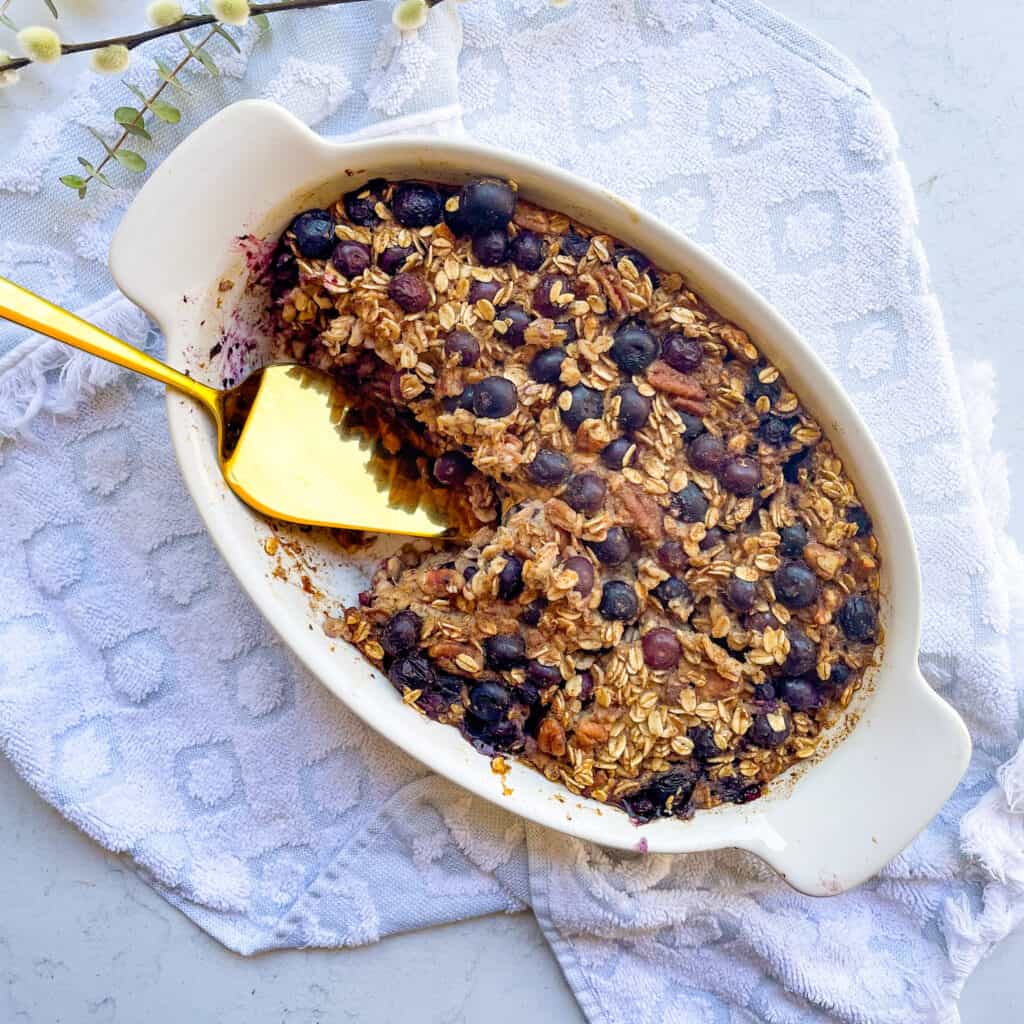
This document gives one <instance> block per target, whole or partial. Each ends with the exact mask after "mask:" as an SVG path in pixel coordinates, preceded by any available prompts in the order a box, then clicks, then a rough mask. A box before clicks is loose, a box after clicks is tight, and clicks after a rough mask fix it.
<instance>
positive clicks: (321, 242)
mask: <svg viewBox="0 0 1024 1024" xmlns="http://www.w3.org/2000/svg"><path fill="white" fill-rule="evenodd" d="M289 230H290V231H291V232H292V234H293V235H295V248H296V249H298V250H299V255H300V256H305V257H306V259H310V260H325V259H327V257H328V256H330V255H331V253H332V252H333V251H334V243H335V242H336V241H337V238H336V237H335V235H334V221H333V219H332V218H331V215H330V214H329V213H328V212H327V211H326V210H306V212H305V213H300V214H299V215H298V217H296V218H295V220H293V221H292V222H291V225H290V227H289Z"/></svg>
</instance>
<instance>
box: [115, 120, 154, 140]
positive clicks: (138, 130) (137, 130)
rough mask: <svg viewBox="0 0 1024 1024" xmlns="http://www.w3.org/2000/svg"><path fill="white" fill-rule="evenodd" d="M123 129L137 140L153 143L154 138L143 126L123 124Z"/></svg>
mask: <svg viewBox="0 0 1024 1024" xmlns="http://www.w3.org/2000/svg"><path fill="white" fill-rule="evenodd" d="M121 127H122V128H123V129H124V130H125V131H126V132H127V133H128V134H129V135H134V136H135V138H137V139H145V140H146V141H147V142H152V141H153V136H152V135H150V134H149V132H147V131H146V129H145V128H143V127H142V125H141V124H123V125H121Z"/></svg>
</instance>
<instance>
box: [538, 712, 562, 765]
mask: <svg viewBox="0 0 1024 1024" xmlns="http://www.w3.org/2000/svg"><path fill="white" fill-rule="evenodd" d="M537 746H538V747H539V748H540V751H541V753H542V754H550V756H551V757H561V756H562V755H563V754H564V753H565V730H564V729H563V728H562V727H561V726H560V725H559V724H558V723H557V722H556V721H555V720H554V719H553V718H545V719H544V721H543V722H541V723H540V728H539V729H538V730H537Z"/></svg>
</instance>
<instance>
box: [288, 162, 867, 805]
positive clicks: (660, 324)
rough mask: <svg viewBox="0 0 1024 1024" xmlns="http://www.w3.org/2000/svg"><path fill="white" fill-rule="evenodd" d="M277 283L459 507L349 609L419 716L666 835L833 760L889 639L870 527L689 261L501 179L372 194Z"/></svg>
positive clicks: (350, 387) (313, 216)
mask: <svg viewBox="0 0 1024 1024" xmlns="http://www.w3.org/2000/svg"><path fill="white" fill-rule="evenodd" d="M271 274H272V292H273V301H274V316H275V322H276V327H277V330H278V335H279V338H280V343H281V345H282V348H283V350H284V351H283V354H285V355H286V356H288V357H290V358H294V359H297V360H299V361H302V362H305V363H308V364H311V365H313V366H315V367H317V368H319V369H323V370H327V371H329V372H330V373H331V374H333V375H334V377H335V378H336V379H337V381H338V382H339V385H340V386H342V387H343V388H345V389H346V390H347V391H348V393H349V395H350V396H353V398H354V400H355V401H356V402H357V403H358V404H359V406H360V408H362V409H363V410H365V416H366V421H367V423H368V424H369V426H370V427H371V428H372V429H373V430H374V431H375V432H376V433H378V434H379V435H380V436H381V438H382V439H383V442H384V444H385V446H387V447H388V448H389V449H390V450H393V451H397V450H399V449H405V450H413V451H415V452H416V453H418V457H419V459H420V465H421V466H422V467H423V470H424V473H425V474H430V475H431V476H432V483H433V485H434V486H437V487H441V488H446V489H447V493H449V494H450V495H451V513H452V519H453V522H454V523H455V524H456V528H457V532H456V535H455V536H454V537H453V538H452V539H450V540H447V541H444V542H414V543H410V544H408V545H406V546H405V547H404V548H402V549H401V550H400V551H399V553H397V554H396V555H394V556H393V557H390V558H388V559H387V560H386V561H385V562H384V563H383V564H382V565H381V566H380V567H379V569H378V571H377V572H376V574H375V576H374V577H373V581H372V584H371V586H370V588H369V589H368V590H367V591H366V592H365V593H364V594H362V595H360V603H359V606H358V607H354V608H350V609H347V610H346V611H345V613H344V615H343V616H342V617H341V618H328V619H327V621H326V624H325V628H326V629H327V631H328V632H329V633H330V634H331V635H332V636H340V637H343V638H345V639H347V640H349V641H350V642H352V643H353V644H355V645H356V646H357V647H358V648H359V649H360V650H361V651H362V652H363V654H364V655H365V656H366V657H367V658H368V659H369V660H370V661H371V662H372V663H373V664H374V665H377V666H379V667H380V668H381V669H382V670H383V671H384V672H385V673H386V674H387V676H388V678H389V679H390V680H391V682H392V684H393V685H394V686H395V688H396V689H397V690H398V691H399V692H400V693H401V694H402V696H403V699H404V701H405V702H406V703H407V704H410V705H413V706H414V707H415V708H418V709H419V710H420V711H421V712H422V713H423V714H426V715H428V716H430V717H431V718H433V719H436V720H438V721H440V722H443V723H447V724H449V725H451V726H454V727H456V728H458V729H460V730H461V731H462V733H463V735H464V736H465V737H466V738H467V739H468V740H469V741H470V742H471V743H472V744H473V745H474V746H475V747H477V749H479V750H480V751H481V752H483V753H486V754H489V755H492V756H495V755H503V756H515V757H518V758H520V759H522V760H524V761H526V762H528V763H529V764H531V765H533V766H534V767H535V768H536V769H537V770H539V771H541V772H543V773H544V775H545V776H547V778H549V779H551V780H553V781H555V782H558V783H561V784H563V785H564V786H565V787H566V788H567V789H568V790H570V791H571V792H573V793H577V794H582V795H585V796H588V797H593V798H594V799H596V800H599V801H602V802H605V803H608V804H611V805H615V806H618V807H621V808H622V809H623V810H625V811H626V812H627V813H628V814H629V815H630V816H631V817H633V818H634V819H636V820H638V821H641V822H644V821H649V820H651V819H653V818H656V817H667V816H676V817H687V816H689V815H690V814H692V813H693V811H694V810H695V809H701V808H709V807H714V806H716V805H718V804H721V803H723V802H731V803H745V802H747V801H750V800H753V799H756V798H757V797H758V796H760V795H761V793H762V791H763V789H764V786H765V784H766V783H767V782H768V781H769V780H771V779H772V778H773V777H775V776H776V775H778V774H779V773H780V772H782V771H784V770H785V769H786V768H788V767H789V766H790V765H792V764H794V763H795V762H798V761H801V760H803V759H805V758H807V757H809V756H810V755H811V754H813V753H814V751H815V749H816V747H817V745H818V743H819V741H820V740H821V738H822V736H823V734H824V732H825V730H826V729H827V728H828V727H829V726H830V725H831V724H832V723H833V722H835V721H836V719H837V718H838V717H839V715H840V714H841V712H842V709H843V708H845V707H846V705H847V704H848V703H849V701H850V698H851V695H852V694H853V692H854V691H855V690H856V689H857V688H858V686H860V684H861V682H862V679H863V674H864V671H865V669H866V668H867V667H868V666H870V665H871V664H872V663H873V662H874V661H875V659H876V645H877V644H878V643H879V642H880V640H881V629H880V625H879V621H878V601H879V599H878V593H879V556H878V549H877V543H876V539H875V536H874V533H873V530H872V524H871V518H870V516H869V515H868V513H867V512H866V510H865V509H864V507H863V505H862V503H861V501H860V499H859V498H858V496H857V492H856V489H855V487H854V485H853V483H852V481H851V480H850V478H849V476H848V475H847V473H846V472H845V470H844V467H843V464H842V462H841V461H840V459H839V458H838V457H837V455H836V454H835V452H834V451H833V449H832V446H831V444H830V443H829V441H828V439H827V438H825V437H824V436H823V434H822V431H821V428H820V426H819V425H818V423H817V422H816V421H815V420H814V418H813V417H812V416H810V415H809V414H808V412H807V411H806V410H805V409H804V407H803V405H802V404H801V402H800V399H799V398H798V396H797V395H795V394H794V393H793V392H792V391H791V390H790V389H789V388H788V387H787V385H786V382H785V380H784V379H783V378H782V376H781V375H780V374H779V371H778V370H777V369H776V368H775V367H774V366H772V365H771V363H770V362H768V361H767V360H766V359H765V358H764V357H763V356H762V355H761V353H760V352H759V351H758V349H757V347H756V346H755V344H754V343H753V342H752V340H751V339H750V337H749V336H748V335H747V334H746V333H745V332H744V331H743V330H741V329H740V328H738V327H737V326H736V325H734V324H732V323H729V322H728V321H727V320H725V319H724V318H723V317H722V316H720V315H719V314H718V313H716V311H715V310H714V309H713V308H711V306H709V305H708V304H707V303H706V302H705V301H704V300H703V299H702V298H701V297H700V296H699V295H697V294H696V293H695V292H693V291H692V290H691V289H690V287H689V286H688V285H687V282H686V280H685V278H684V277H683V276H681V275H680V274H678V273H674V272H671V271H669V270H665V269H662V268H660V267H654V266H652V264H651V262H650V260H648V259H647V257H645V256H644V254H643V253H641V252H638V251H636V250H635V249H632V248H630V247H629V246H627V245H625V244H623V243H621V242H619V241H617V240H616V239H614V238H612V237H609V236H608V235H607V234H602V233H601V232H600V231H596V230H594V229H592V228H590V227H588V226H586V225H584V224H580V223H577V222H575V221H573V220H571V219H570V218H568V217H567V216H565V215H563V214H561V213H557V212H554V211H551V210H546V209H541V208H539V207H537V206H535V205H532V204H531V203H529V202H527V201H525V200H523V199H520V198H519V197H518V195H517V188H516V185H515V183H513V182H506V181H501V180H497V179H493V178H484V177H481V178H475V179H472V180H470V181H468V182H467V183H466V184H465V185H463V186H462V187H461V188H453V187H449V186H446V185H441V184H437V183H431V182H425V181H393V182H388V181H383V180H372V181H369V182H366V184H364V185H363V186H362V187H361V188H358V189H356V190H355V191H352V192H349V193H348V194H346V195H344V196H342V197H341V198H340V199H339V200H338V201H337V202H336V203H335V204H334V205H333V206H331V207H330V208H329V209H325V210H319V209H316V210H307V211H305V212H304V213H301V214H299V215H298V216H297V217H296V218H295V219H294V220H293V221H292V223H291V225H290V227H289V228H288V229H287V231H286V232H285V233H284V234H283V236H282V237H281V240H280V243H279V245H278V248H277V250H276V253H275V256H274V259H273V263H272V268H271Z"/></svg>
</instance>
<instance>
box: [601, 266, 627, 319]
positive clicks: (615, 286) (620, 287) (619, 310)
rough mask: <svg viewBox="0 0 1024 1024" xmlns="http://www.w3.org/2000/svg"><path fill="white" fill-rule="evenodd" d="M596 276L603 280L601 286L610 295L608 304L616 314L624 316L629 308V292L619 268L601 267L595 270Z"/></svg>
mask: <svg viewBox="0 0 1024 1024" xmlns="http://www.w3.org/2000/svg"><path fill="white" fill-rule="evenodd" d="M594 277H596V278H597V279H598V281H600V282H601V288H602V289H603V290H604V293H605V295H606V296H607V297H608V304H609V305H610V306H611V307H612V310H613V311H614V313H615V315H616V316H622V314H623V313H625V312H627V311H628V310H629V292H628V291H626V287H625V285H624V284H623V283H622V278H621V277H619V273H618V271H617V270H613V269H612V268H611V267H600V268H598V269H597V270H595V271H594Z"/></svg>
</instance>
